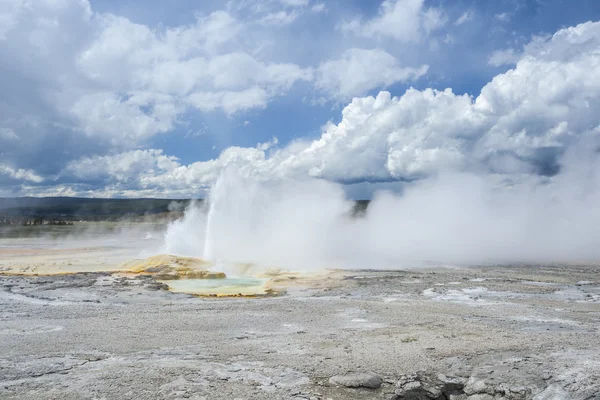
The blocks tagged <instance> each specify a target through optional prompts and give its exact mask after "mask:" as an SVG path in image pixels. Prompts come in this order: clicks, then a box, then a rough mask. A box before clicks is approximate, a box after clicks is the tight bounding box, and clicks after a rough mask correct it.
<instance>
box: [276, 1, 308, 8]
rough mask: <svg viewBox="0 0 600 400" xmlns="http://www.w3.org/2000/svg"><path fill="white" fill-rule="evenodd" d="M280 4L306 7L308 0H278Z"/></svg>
mask: <svg viewBox="0 0 600 400" xmlns="http://www.w3.org/2000/svg"><path fill="white" fill-rule="evenodd" d="M279 1H280V2H281V4H283V5H285V6H288V7H306V6H307V5H308V3H310V0H279Z"/></svg>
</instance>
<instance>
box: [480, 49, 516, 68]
mask: <svg viewBox="0 0 600 400" xmlns="http://www.w3.org/2000/svg"><path fill="white" fill-rule="evenodd" d="M520 57H521V54H519V53H517V52H516V51H515V50H514V49H504V50H496V51H494V52H493V53H492V55H490V58H489V59H488V64H490V65H491V66H494V67H499V66H501V65H507V64H516V63H517V61H519V58H520Z"/></svg>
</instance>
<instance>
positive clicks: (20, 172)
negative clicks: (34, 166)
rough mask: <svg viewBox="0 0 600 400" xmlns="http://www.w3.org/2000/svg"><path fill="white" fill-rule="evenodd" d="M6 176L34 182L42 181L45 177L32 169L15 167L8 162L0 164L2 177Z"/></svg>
mask: <svg viewBox="0 0 600 400" xmlns="http://www.w3.org/2000/svg"><path fill="white" fill-rule="evenodd" d="M1 176H5V177H8V178H10V179H14V180H17V181H28V182H33V183H40V182H43V181H44V178H42V177H41V176H39V175H38V174H36V173H35V171H32V170H30V169H22V168H13V167H11V166H9V165H6V164H0V177H1Z"/></svg>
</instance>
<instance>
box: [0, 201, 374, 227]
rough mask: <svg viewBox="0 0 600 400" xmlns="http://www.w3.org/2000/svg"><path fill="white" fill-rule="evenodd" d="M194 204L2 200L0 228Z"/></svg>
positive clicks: (153, 212)
mask: <svg viewBox="0 0 600 400" xmlns="http://www.w3.org/2000/svg"><path fill="white" fill-rule="evenodd" d="M191 201H192V200H190V199H99V198H77V197H15V198H2V197H0V225H68V224H72V223H73V222H76V221H121V220H131V221H147V220H156V221H161V220H172V219H175V218H179V217H181V216H182V215H183V211H184V210H185V208H186V207H187V206H188V205H189V204H190V202H191ZM197 201H199V202H202V201H203V200H202V199H199V200H197ZM368 204H369V201H368V200H358V201H356V202H355V205H354V208H353V210H352V215H353V216H361V215H363V214H364V213H365V211H366V209H367V206H368Z"/></svg>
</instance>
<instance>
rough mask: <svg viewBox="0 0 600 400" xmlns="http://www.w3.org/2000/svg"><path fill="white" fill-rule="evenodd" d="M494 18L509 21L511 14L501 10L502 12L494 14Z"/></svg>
mask: <svg viewBox="0 0 600 400" xmlns="http://www.w3.org/2000/svg"><path fill="white" fill-rule="evenodd" d="M494 18H496V19H497V20H498V21H501V22H508V21H510V18H511V14H509V13H507V12H503V13H500V14H496V15H494Z"/></svg>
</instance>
